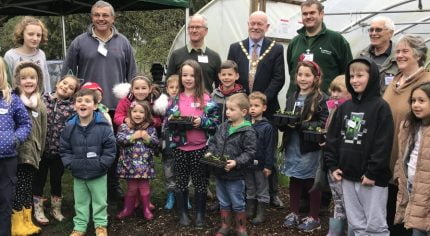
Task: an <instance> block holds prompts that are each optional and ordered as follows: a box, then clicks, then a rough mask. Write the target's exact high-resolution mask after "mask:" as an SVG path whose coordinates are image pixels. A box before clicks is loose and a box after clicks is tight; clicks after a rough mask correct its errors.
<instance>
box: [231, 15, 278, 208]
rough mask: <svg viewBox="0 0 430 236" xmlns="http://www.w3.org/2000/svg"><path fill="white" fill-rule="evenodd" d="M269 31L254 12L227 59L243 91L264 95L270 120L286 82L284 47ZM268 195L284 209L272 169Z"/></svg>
mask: <svg viewBox="0 0 430 236" xmlns="http://www.w3.org/2000/svg"><path fill="white" fill-rule="evenodd" d="M268 29H269V23H268V21H267V15H266V13H264V12H262V11H256V12H253V13H252V14H251V15H250V16H249V20H248V35H249V37H248V38H247V39H245V40H243V41H240V42H237V43H233V44H232V45H230V49H229V51H228V56H227V57H228V59H229V60H232V61H235V62H236V63H237V65H238V69H239V80H238V83H239V84H241V85H242V86H243V87H244V88H245V89H246V92H247V93H248V94H249V93H250V92H252V91H260V92H262V93H264V94H265V95H266V96H267V110H266V112H265V113H264V116H265V117H266V118H267V119H269V120H271V119H272V117H273V114H274V113H275V112H276V111H277V110H278V109H279V102H278V93H279V91H281V89H282V86H284V83H285V68H284V47H283V46H282V45H281V44H278V43H275V42H274V41H272V40H270V39H268V38H265V37H264V36H265V34H266V32H267V30H268ZM254 44H257V45H256V47H257V49H256V50H257V55H258V59H257V70H256V71H255V76H254V83H253V86H252V91H250V88H249V83H248V82H249V81H248V79H249V71H250V69H251V63H252V58H251V56H252V51H253V48H254ZM269 193H270V203H271V205H273V206H275V207H278V208H283V207H284V203H283V202H282V201H281V199H279V197H278V175H277V169H276V168H273V170H272V174H271V175H270V176H269Z"/></svg>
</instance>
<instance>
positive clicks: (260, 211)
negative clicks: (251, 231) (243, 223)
mask: <svg viewBox="0 0 430 236" xmlns="http://www.w3.org/2000/svg"><path fill="white" fill-rule="evenodd" d="M266 208H267V204H266V203H264V202H258V205H257V214H256V216H255V218H254V219H252V221H251V222H252V223H253V224H254V225H258V224H261V223H263V222H264V220H265V217H264V215H265V214H266Z"/></svg>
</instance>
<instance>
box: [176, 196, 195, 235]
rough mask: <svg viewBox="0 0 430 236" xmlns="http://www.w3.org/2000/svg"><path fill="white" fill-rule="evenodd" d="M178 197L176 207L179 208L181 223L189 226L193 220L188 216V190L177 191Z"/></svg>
mask: <svg viewBox="0 0 430 236" xmlns="http://www.w3.org/2000/svg"><path fill="white" fill-rule="evenodd" d="M175 198H176V207H177V208H178V216H179V224H180V225H182V226H189V225H190V223H191V221H190V218H189V217H188V206H187V201H188V192H187V191H181V192H176V194H175Z"/></svg>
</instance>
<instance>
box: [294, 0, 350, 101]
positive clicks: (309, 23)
mask: <svg viewBox="0 0 430 236" xmlns="http://www.w3.org/2000/svg"><path fill="white" fill-rule="evenodd" d="M301 12H302V22H303V27H302V28H301V29H299V30H297V33H298V35H297V36H296V37H294V38H293V39H292V40H291V42H290V43H289V45H288V49H287V63H288V70H289V72H290V86H289V88H288V95H289V94H291V93H292V92H294V91H295V90H296V89H297V86H296V84H295V83H294V82H293V81H294V78H295V74H296V70H297V63H298V62H299V61H301V60H308V61H314V62H316V63H317V64H318V65H319V66H320V68H321V70H322V71H323V79H322V85H321V86H322V87H321V89H322V90H323V91H324V92H327V90H328V88H329V86H330V82H331V81H332V80H333V79H334V78H335V77H336V76H338V75H340V74H344V73H345V69H346V66H347V65H348V62H349V61H351V60H352V54H351V49H350V47H349V43H348V41H346V39H345V38H344V37H343V36H342V35H341V34H339V33H337V32H335V31H333V30H330V29H327V27H326V26H325V24H324V22H323V18H324V6H323V5H322V4H321V2H320V1H317V0H306V1H304V2H303V3H302V4H301Z"/></svg>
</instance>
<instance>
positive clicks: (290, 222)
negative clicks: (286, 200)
mask: <svg viewBox="0 0 430 236" xmlns="http://www.w3.org/2000/svg"><path fill="white" fill-rule="evenodd" d="M299 223H300V222H299V216H298V215H296V214H295V213H293V212H291V213H290V214H288V215H287V216H286V217H285V220H284V223H283V224H282V227H284V228H293V227H296V226H297V225H299Z"/></svg>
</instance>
